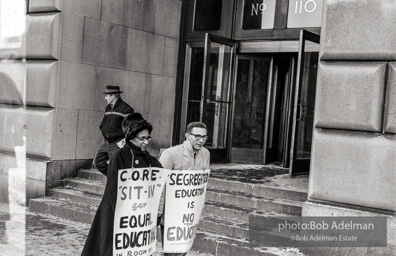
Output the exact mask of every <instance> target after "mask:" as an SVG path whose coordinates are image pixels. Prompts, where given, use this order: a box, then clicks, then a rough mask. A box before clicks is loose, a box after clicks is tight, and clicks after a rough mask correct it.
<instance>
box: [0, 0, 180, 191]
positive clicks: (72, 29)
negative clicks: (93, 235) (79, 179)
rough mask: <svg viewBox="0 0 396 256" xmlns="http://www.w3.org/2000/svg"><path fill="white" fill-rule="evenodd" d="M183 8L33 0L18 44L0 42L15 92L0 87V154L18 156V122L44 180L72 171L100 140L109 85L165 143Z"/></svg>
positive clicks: (4, 71) (131, 1) (0, 75)
mask: <svg viewBox="0 0 396 256" xmlns="http://www.w3.org/2000/svg"><path fill="white" fill-rule="evenodd" d="M180 12H181V1H180V0H169V1H161V0H145V1H139V0H114V1H104V0H86V1H80V0H67V1H65V0H29V1H27V6H26V16H25V18H26V33H25V35H24V41H23V45H22V47H21V49H18V51H9V50H8V49H6V50H4V49H0V58H1V59H3V60H2V61H1V62H0V79H1V80H2V81H3V84H4V85H10V86H11V85H12V86H11V87H12V90H11V89H10V91H9V93H10V94H12V95H17V96H18V97H16V98H15V99H11V97H8V96H7V95H6V94H1V95H0V105H1V108H0V119H1V120H2V122H8V123H13V126H11V127H5V126H1V127H0V135H1V137H0V139H1V140H2V143H1V148H0V150H1V151H2V152H3V153H4V154H3V153H2V154H1V155H0V158H2V159H3V158H4V159H6V158H7V157H8V155H12V154H14V144H13V143H14V140H10V139H9V138H7V136H8V135H9V132H10V131H11V130H12V132H14V133H15V134H17V135H19V136H23V135H26V154H27V156H28V159H27V160H28V162H29V161H36V162H41V163H43V164H37V165H35V166H39V167H37V168H35V172H39V173H40V175H44V176H46V177H47V179H45V178H41V179H40V182H38V183H40V185H39V186H41V185H43V182H44V183H45V182H47V183H52V182H49V181H51V180H53V178H51V177H56V178H57V179H59V178H62V177H63V176H64V177H66V176H68V175H72V174H73V173H74V174H75V171H76V170H74V169H75V168H80V167H81V166H82V163H85V164H86V163H87V161H86V160H90V159H92V158H93V156H94V153H95V151H96V149H97V147H98V146H99V145H100V143H101V141H102V136H101V133H100V130H99V123H100V121H101V119H102V118H103V115H104V108H105V106H106V102H105V100H104V95H103V91H104V88H105V86H106V85H107V84H114V85H118V86H120V87H121V89H122V91H124V93H123V94H122V98H123V99H124V100H125V101H127V102H128V103H129V104H130V105H131V106H132V107H133V108H134V109H135V110H136V111H138V112H141V113H142V114H143V115H144V116H145V117H146V118H147V119H148V120H149V121H150V122H152V123H153V124H154V133H153V137H154V140H153V141H154V143H153V146H152V149H151V150H152V153H153V154H154V155H155V154H157V153H158V152H159V149H160V148H161V147H168V146H169V145H170V144H171V134H172V126H173V113H172V111H173V106H174V98H175V77H176V66H177V51H178V42H179V27H180V16H181V13H180ZM4 59H8V60H7V61H6V60H4ZM15 104H18V106H15ZM17 117H19V118H17ZM157 135H158V139H157ZM7 162H11V161H8V160H7V161H4V163H7ZM73 162H75V163H79V164H72V163H73ZM88 162H89V161H88ZM62 163H70V164H68V166H69V167H70V168H71V169H70V170H69V172H68V171H66V170H63V169H65V168H63V167H62V168H61V169H62V172H59V171H56V166H58V167H59V166H63V165H62ZM49 166H51V168H49ZM5 168H6V167H5V166H4V169H5ZM7 168H8V167H7ZM59 173H61V175H60V176H59V175H58V174H59ZM40 177H41V176H40ZM47 185H48V184H47ZM34 186H36V185H34ZM45 186H46V185H45ZM37 191H43V190H42V189H41V188H38V189H37Z"/></svg>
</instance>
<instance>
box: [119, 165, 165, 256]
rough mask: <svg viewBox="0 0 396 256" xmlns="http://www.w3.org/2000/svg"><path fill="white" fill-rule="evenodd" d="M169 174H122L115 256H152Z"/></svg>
mask: <svg viewBox="0 0 396 256" xmlns="http://www.w3.org/2000/svg"><path fill="white" fill-rule="evenodd" d="M168 173H169V170H167V169H162V168H154V167H152V168H135V169H124V170H119V171H118V183H117V184H118V187H117V204H116V211H115V215H114V237H113V241H114V244H113V255H114V256H128V255H152V254H153V253H154V252H155V248H156V231H157V229H156V226H157V225H156V224H157V223H156V222H157V215H158V205H159V201H160V197H161V193H162V190H163V188H164V185H165V182H166V179H167V177H168Z"/></svg>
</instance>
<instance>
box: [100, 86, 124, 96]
mask: <svg viewBox="0 0 396 256" xmlns="http://www.w3.org/2000/svg"><path fill="white" fill-rule="evenodd" d="M114 93H122V91H120V87H119V86H116V85H106V89H105V92H104V93H103V94H114Z"/></svg>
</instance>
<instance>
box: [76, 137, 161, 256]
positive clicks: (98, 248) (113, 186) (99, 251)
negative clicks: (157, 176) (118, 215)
mask: <svg viewBox="0 0 396 256" xmlns="http://www.w3.org/2000/svg"><path fill="white" fill-rule="evenodd" d="M132 152H133V155H134V157H133V160H132ZM132 161H133V162H134V164H133V167H134V168H144V167H149V166H150V165H151V166H152V167H162V166H161V164H160V162H159V161H158V160H157V159H156V158H155V157H153V156H151V155H149V154H148V153H147V152H144V151H141V150H140V147H137V146H135V145H133V144H131V143H130V142H129V141H128V142H127V143H126V144H125V146H124V147H123V148H121V149H119V150H118V151H116V153H114V154H113V155H112V157H111V159H110V164H109V168H108V172H107V182H106V188H105V191H104V194H103V198H102V201H101V202H100V205H99V207H98V210H97V212H96V215H95V218H94V220H93V222H92V226H91V229H90V231H89V234H88V237H87V240H86V242H85V245H84V248H83V251H82V254H81V255H82V256H112V253H113V232H114V227H113V225H114V213H115V208H116V202H117V185H118V184H117V176H118V170H121V169H128V168H131V167H132Z"/></svg>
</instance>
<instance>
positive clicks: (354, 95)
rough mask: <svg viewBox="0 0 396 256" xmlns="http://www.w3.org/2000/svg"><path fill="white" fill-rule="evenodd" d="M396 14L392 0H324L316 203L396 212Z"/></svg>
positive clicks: (312, 190)
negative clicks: (395, 194) (395, 28)
mask: <svg viewBox="0 0 396 256" xmlns="http://www.w3.org/2000/svg"><path fill="white" fill-rule="evenodd" d="M395 17H396V2H394V1H381V0H372V1H368V0H364V1H361V0H328V1H326V2H325V7H324V16H323V22H322V34H321V46H320V65H319V70H318V83H317V94H316V103H315V121H314V125H315V128H314V136H313V147H312V159H311V172H310V182H309V200H310V201H312V202H321V203H324V204H327V203H329V204H339V205H343V206H345V207H350V206H351V205H352V206H358V207H363V208H366V209H368V210H370V209H371V210H373V209H374V210H375V209H377V210H385V211H390V212H395V211H396V199H395V197H394V196H393V195H394V191H393V190H394V188H395V187H396V167H395V166H396V165H395V164H394V159H395V153H396V151H395V148H396V134H395V131H396V129H395V124H394V123H395V102H396V94H395V85H396V82H395V61H396V45H395V44H394V41H395V39H396V30H394V29H393V26H394V24H395V21H396V20H395ZM391 28H392V29H391Z"/></svg>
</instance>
